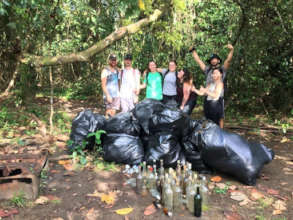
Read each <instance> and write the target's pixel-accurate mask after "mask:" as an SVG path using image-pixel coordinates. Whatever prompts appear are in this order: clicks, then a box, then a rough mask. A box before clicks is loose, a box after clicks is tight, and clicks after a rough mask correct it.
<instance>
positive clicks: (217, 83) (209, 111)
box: [193, 69, 224, 125]
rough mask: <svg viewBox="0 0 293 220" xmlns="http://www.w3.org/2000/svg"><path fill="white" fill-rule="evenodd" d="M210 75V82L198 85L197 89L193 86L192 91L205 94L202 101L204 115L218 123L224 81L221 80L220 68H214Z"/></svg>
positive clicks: (221, 112) (221, 109) (221, 108)
mask: <svg viewBox="0 0 293 220" xmlns="http://www.w3.org/2000/svg"><path fill="white" fill-rule="evenodd" d="M212 77H213V81H212V83H210V84H209V85H208V86H207V87H206V88H204V87H200V89H199V90H198V89H196V88H193V91H194V92H195V93H197V94H198V95H201V96H203V95H206V96H207V99H206V101H205V103H204V113H205V117H206V118H207V119H210V120H212V121H213V122H215V123H216V124H218V125H219V122H220V118H221V117H222V115H223V112H224V105H223V96H224V83H223V81H222V72H221V70H220V69H214V71H213V74H212Z"/></svg>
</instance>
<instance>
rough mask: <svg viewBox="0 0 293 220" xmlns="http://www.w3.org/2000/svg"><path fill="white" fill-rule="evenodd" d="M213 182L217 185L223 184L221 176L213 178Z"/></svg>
mask: <svg viewBox="0 0 293 220" xmlns="http://www.w3.org/2000/svg"><path fill="white" fill-rule="evenodd" d="M211 181H212V182H215V183H218V182H221V181H222V177H220V176H214V177H212V178H211Z"/></svg>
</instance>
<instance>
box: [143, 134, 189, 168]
mask: <svg viewBox="0 0 293 220" xmlns="http://www.w3.org/2000/svg"><path fill="white" fill-rule="evenodd" d="M160 159H163V161H164V166H167V167H169V166H172V167H174V166H176V162H177V160H181V161H185V156H184V154H183V152H182V150H181V146H180V143H179V142H178V139H177V138H176V137H175V136H173V135H172V134H170V133H168V132H160V133H156V134H154V135H151V136H149V139H148V146H147V147H146V152H145V161H146V162H147V163H152V161H153V160H156V161H158V160H160Z"/></svg>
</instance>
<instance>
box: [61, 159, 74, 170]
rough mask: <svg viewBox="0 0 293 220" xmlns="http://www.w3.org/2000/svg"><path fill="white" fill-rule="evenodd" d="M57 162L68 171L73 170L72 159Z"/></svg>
mask: <svg viewBox="0 0 293 220" xmlns="http://www.w3.org/2000/svg"><path fill="white" fill-rule="evenodd" d="M58 164H60V165H62V166H63V167H64V168H65V169H66V170H68V171H73V170H74V168H73V163H72V160H59V161H58Z"/></svg>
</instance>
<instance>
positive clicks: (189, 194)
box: [186, 177, 195, 214]
mask: <svg viewBox="0 0 293 220" xmlns="http://www.w3.org/2000/svg"><path fill="white" fill-rule="evenodd" d="M189 181H190V182H189V183H188V187H187V188H186V201H187V205H186V206H187V209H188V210H189V211H190V212H191V213H192V214H193V213H194V196H195V189H194V182H193V180H192V177H190V178H189Z"/></svg>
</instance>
